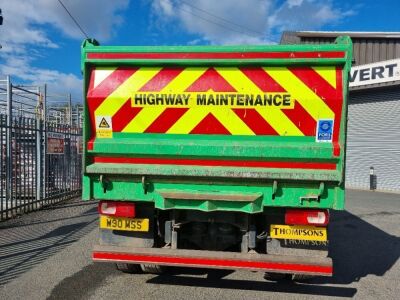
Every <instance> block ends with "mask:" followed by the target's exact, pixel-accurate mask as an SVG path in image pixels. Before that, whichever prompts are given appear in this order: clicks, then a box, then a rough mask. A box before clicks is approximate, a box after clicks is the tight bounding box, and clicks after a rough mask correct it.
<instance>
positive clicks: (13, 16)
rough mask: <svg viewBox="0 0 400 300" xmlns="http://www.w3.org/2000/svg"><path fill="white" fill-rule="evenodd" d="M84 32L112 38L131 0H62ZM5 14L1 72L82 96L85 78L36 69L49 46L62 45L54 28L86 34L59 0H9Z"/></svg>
mask: <svg viewBox="0 0 400 300" xmlns="http://www.w3.org/2000/svg"><path fill="white" fill-rule="evenodd" d="M62 2H63V3H64V5H65V6H66V7H67V8H68V10H69V11H70V12H71V14H72V15H73V16H74V17H75V18H76V20H77V21H78V22H79V24H80V25H81V26H82V28H83V29H84V31H85V32H86V33H87V34H88V35H89V36H90V37H94V38H97V39H99V40H103V41H104V40H107V39H109V38H110V37H111V36H112V35H113V32H114V30H115V27H116V26H118V25H120V24H121V23H122V22H123V19H122V17H121V14H120V13H121V11H122V10H124V9H126V8H127V6H128V4H129V0H113V1H109V0H85V1H81V0H62ZM1 9H2V13H3V17H4V22H3V26H0V45H2V49H1V50H0V59H1V64H0V74H2V75H12V76H14V78H15V77H17V78H18V79H20V80H23V81H25V82H28V83H32V84H43V83H47V84H48V85H49V89H51V90H54V91H56V92H61V93H68V92H73V93H76V96H79V98H81V94H80V93H81V92H80V91H81V90H82V84H81V79H79V77H78V76H76V75H74V74H69V73H63V72H60V71H58V70H52V69H50V68H48V69H46V68H36V67H34V65H35V61H37V60H40V59H45V53H46V49H48V48H53V49H54V48H58V47H59V45H57V43H56V41H55V40H53V39H52V38H51V36H50V30H51V31H52V35H53V36H54V31H58V32H59V33H60V34H61V35H63V36H65V37H68V38H72V39H77V40H83V38H84V36H83V34H82V33H81V32H80V31H79V29H78V28H77V26H76V25H75V24H74V23H73V21H72V20H71V18H70V17H69V16H68V14H67V12H66V11H65V10H64V9H63V7H62V6H61V5H60V3H59V2H58V1H57V0H35V1H32V0H30V1H29V0H18V1H15V0H7V1H3V2H2V3H1Z"/></svg>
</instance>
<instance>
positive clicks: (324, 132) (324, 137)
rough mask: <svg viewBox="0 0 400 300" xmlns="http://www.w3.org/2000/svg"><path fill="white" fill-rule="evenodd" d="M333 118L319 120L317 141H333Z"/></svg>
mask: <svg viewBox="0 0 400 300" xmlns="http://www.w3.org/2000/svg"><path fill="white" fill-rule="evenodd" d="M332 136H333V120H318V123H317V136H316V140H317V142H332Z"/></svg>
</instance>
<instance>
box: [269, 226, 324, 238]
mask: <svg viewBox="0 0 400 300" xmlns="http://www.w3.org/2000/svg"><path fill="white" fill-rule="evenodd" d="M270 235H271V238H274V239H288V240H306V241H322V242H325V241H327V240H328V235H327V232H326V228H325V227H315V226H298V225H293V226H292V225H271V230H270Z"/></svg>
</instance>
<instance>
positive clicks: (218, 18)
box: [152, 0, 354, 44]
mask: <svg viewBox="0 0 400 300" xmlns="http://www.w3.org/2000/svg"><path fill="white" fill-rule="evenodd" d="M279 3H280V4H279ZM279 3H278V1H266V0H242V1H239V0H238V1H235V2H233V1H231V0H218V1H215V0H191V1H190V0H155V1H153V4H152V9H153V13H154V14H155V15H156V16H157V17H158V18H159V19H158V22H159V23H164V25H170V24H171V22H172V23H174V24H178V26H180V27H182V28H183V29H184V30H186V31H187V32H188V33H192V34H197V35H199V36H200V38H201V39H203V40H204V41H207V42H210V43H212V44H259V43H271V42H272V41H273V40H276V39H277V36H275V35H276V34H280V32H281V31H282V30H312V29H314V30H316V29H319V28H321V27H322V26H324V25H326V24H331V23H335V22H338V21H340V20H341V19H342V18H344V17H347V16H350V15H352V14H354V12H353V11H343V10H342V9H340V8H338V7H336V6H335V4H334V2H333V1H330V0H325V1H324V0H287V1H284V2H283V3H282V2H279Z"/></svg>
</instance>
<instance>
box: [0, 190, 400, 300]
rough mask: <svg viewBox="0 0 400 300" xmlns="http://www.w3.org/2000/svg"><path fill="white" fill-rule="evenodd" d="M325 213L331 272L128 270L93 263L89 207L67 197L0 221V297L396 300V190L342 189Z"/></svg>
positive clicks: (399, 217) (399, 246) (92, 208)
mask: <svg viewBox="0 0 400 300" xmlns="http://www.w3.org/2000/svg"><path fill="white" fill-rule="evenodd" d="M346 207H347V210H346V211H341V212H333V214H332V215H331V217H332V218H331V231H330V243H331V252H330V256H331V257H332V258H333V261H334V269H335V271H334V276H333V277H332V278H316V279H313V280H312V281H310V282H309V283H301V284H300V283H293V282H290V281H284V282H281V283H275V282H269V281H266V280H265V279H263V274H262V273H260V272H247V271H236V272H232V271H224V270H208V269H187V268H170V269H169V271H168V273H167V274H165V275H152V274H138V275H129V274H124V273H121V272H119V271H117V270H116V269H115V268H114V265H112V264H104V263H93V262H92V261H91V259H90V256H91V249H92V247H93V245H94V244H95V243H96V240H97V226H98V223H97V209H96V205H95V204H94V203H91V202H82V201H80V200H79V199H74V200H71V201H68V202H64V203H62V204H59V205H57V206H54V207H51V208H47V209H45V210H42V211H38V212H35V213H30V214H28V215H24V216H21V217H19V218H16V219H13V220H10V221H6V222H2V223H0V299H64V300H65V299H174V300H177V299H269V298H271V299H272V298H273V299H320V298H357V299H400V262H399V256H400V238H399V237H400V226H399V225H400V195H399V194H388V193H378V192H367V191H354V190H350V191H348V193H347V204H346Z"/></svg>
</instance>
